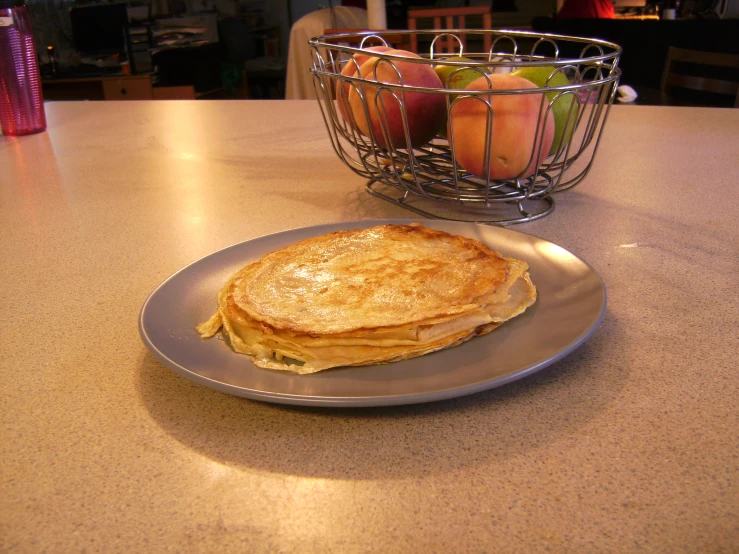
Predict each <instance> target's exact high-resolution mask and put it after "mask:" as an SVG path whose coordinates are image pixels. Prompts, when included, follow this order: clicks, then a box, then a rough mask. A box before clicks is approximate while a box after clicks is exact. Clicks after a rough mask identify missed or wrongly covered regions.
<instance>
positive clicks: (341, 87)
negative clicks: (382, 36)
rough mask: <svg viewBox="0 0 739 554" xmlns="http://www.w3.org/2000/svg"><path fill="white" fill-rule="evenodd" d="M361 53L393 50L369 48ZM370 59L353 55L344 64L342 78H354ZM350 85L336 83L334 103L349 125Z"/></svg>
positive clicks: (377, 47)
mask: <svg viewBox="0 0 739 554" xmlns="http://www.w3.org/2000/svg"><path fill="white" fill-rule="evenodd" d="M362 50H363V51H367V52H388V51H391V50H393V48H391V47H390V46H369V47H367V48H362ZM371 57H372V54H369V53H367V54H364V53H361V54H354V55H353V56H352V58H353V59H352V58H350V59H349V61H348V62H346V65H345V66H344V67H343V69H342V70H341V75H342V77H354V76H355V75H356V74H357V69H358V68H359V67H361V66H362V64H363V63H364V62H366V61H367V60H368V59H370V58H371ZM350 87H351V85H350V84H349V82H348V81H343V80H341V79H339V80H338V81H337V83H336V102H337V103H338V105H339V112H340V113H341V115H342V117H343V118H344V119H345V120H347V121H349V122H350V123H351V118H350V117H349V115H348V114H349V106H348V104H349V88H350Z"/></svg>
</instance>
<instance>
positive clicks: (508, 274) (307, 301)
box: [197, 223, 536, 374]
mask: <svg viewBox="0 0 739 554" xmlns="http://www.w3.org/2000/svg"><path fill="white" fill-rule="evenodd" d="M535 300H536V287H534V285H533V283H532V282H531V279H530V277H529V274H528V265H527V264H526V262H523V261H520V260H515V259H512V258H504V257H503V256H501V255H500V254H497V253H496V252H493V251H492V250H490V249H489V248H487V247H486V246H485V245H483V244H482V243H480V242H478V241H476V240H473V239H469V238H465V237H461V236H457V235H451V234H449V233H445V232H443V231H437V230H435V229H428V228H426V227H424V226H423V225H421V224H419V223H413V224H411V225H381V226H377V227H372V228H369V229H357V230H351V231H338V232H335V233H330V234H327V235H323V236H319V237H315V238H311V239H306V240H303V241H300V242H297V243H295V244H292V245H290V246H287V247H285V248H281V249H280V250H276V251H275V252H272V253H270V254H267V255H266V256H264V257H263V258H261V259H260V260H258V261H256V262H254V263H251V264H249V265H247V266H246V267H244V268H243V269H241V270H240V271H238V272H237V273H236V274H235V275H234V276H233V277H231V279H229V281H228V282H227V283H226V284H225V286H224V287H223V288H222V289H221V291H220V293H219V295H218V311H217V312H216V313H215V314H214V315H213V317H211V318H210V319H209V320H208V321H206V322H204V323H202V324H200V325H199V326H198V327H197V330H198V332H199V333H200V335H201V336H202V337H203V338H208V337H212V336H213V335H215V333H217V332H218V330H219V329H220V328H221V327H223V328H224V331H225V332H226V334H227V335H228V337H229V339H230V342H231V346H232V347H233V348H234V350H236V351H237V352H241V353H244V354H249V355H251V356H253V360H254V363H255V364H256V365H258V366H259V367H264V368H270V369H280V370H288V371H295V372H297V373H301V374H305V373H314V372H316V371H321V370H324V369H328V368H331V367H338V366H357V365H367V364H376V363H387V362H393V361H397V360H404V359H407V358H412V357H416V356H421V355H424V354H428V353H429V352H434V351H436V350H441V349H443V348H449V347H452V346H456V345H458V344H461V343H462V342H464V341H466V340H469V339H470V338H472V337H474V336H478V335H484V334H486V333H489V332H490V331H492V330H493V329H495V328H496V327H498V326H499V325H501V324H502V323H503V322H505V321H507V320H508V319H510V318H512V317H515V316H516V315H519V314H520V313H522V312H523V311H524V310H525V309H526V308H528V307H529V306H530V305H531V304H533V303H534V302H535Z"/></svg>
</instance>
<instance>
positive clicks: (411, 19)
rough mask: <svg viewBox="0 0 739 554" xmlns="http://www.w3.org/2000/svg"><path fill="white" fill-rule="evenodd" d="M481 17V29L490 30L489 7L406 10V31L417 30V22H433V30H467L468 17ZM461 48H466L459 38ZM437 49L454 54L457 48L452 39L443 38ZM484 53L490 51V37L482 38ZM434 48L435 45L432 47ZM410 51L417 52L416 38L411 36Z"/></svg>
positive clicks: (491, 18)
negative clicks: (429, 20)
mask: <svg viewBox="0 0 739 554" xmlns="http://www.w3.org/2000/svg"><path fill="white" fill-rule="evenodd" d="M479 16H482V28H483V29H491V28H492V27H493V15H492V7H491V6H468V7H460V8H427V9H418V10H408V29H409V30H417V29H418V20H423V19H426V20H428V19H431V20H433V26H432V27H431V28H432V29H434V30H444V29H468V28H469V27H468V23H469V21H468V19H467V18H468V17H479ZM459 39H460V40H461V41H462V45H463V46H467V41H466V40H465V37H464V36H461V37H459ZM439 42H441V44H440V45H439V47H440V48H441V49H443V50H445V51H446V52H448V53H452V52H454V51H455V50H456V49H457V48H458V45H457V41H456V40H454V39H453V38H451V37H449V38H444V39H443V40H440V41H439ZM484 46H485V52H489V51H490V47H491V46H492V37H491V36H490V35H485V37H484ZM434 48H436V45H434ZM411 50H412V51H413V52H417V51H418V37H416V35H411Z"/></svg>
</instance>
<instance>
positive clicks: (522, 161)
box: [448, 74, 554, 180]
mask: <svg viewBox="0 0 739 554" xmlns="http://www.w3.org/2000/svg"><path fill="white" fill-rule="evenodd" d="M488 79H489V81H488ZM489 83H490V84H489ZM490 85H492V90H493V91H498V90H500V91H502V90H519V89H521V90H522V89H536V88H537V87H536V85H534V84H533V83H532V82H531V81H529V80H528V79H524V78H523V77H519V76H516V75H511V74H500V75H499V74H493V75H488V76H484V77H480V78H479V79H476V80H474V81H473V82H472V83H470V84H469V85H467V87H466V90H490V89H491V86H490ZM483 100H485V101H489V102H490V105H491V107H492V111H493V118H492V126H491V127H492V128H491V131H492V132H491V134H490V136H488V133H487V132H486V125H487V116H488V106H487V104H486V102H484V101H483ZM546 105H547V102H546V98H545V97H544V95H543V93H540V92H521V93H510V94H502V93H499V94H483V95H480V96H478V97H477V98H471V97H470V98H461V99H460V100H459V101H458V102H457V103H456V104H454V105H453V106H452V108H451V112H450V114H449V131H448V132H449V136H450V137H453V138H454V152H453V153H454V159H455V161H456V162H457V163H458V164H459V165H461V166H462V167H463V168H464V169H466V170H467V171H469V172H470V173H472V174H473V175H476V176H478V177H481V178H485V177H486V176H487V177H489V178H490V179H493V180H503V179H513V178H516V177H521V178H524V177H528V176H530V175H531V174H533V173H534V172H535V171H536V168H537V165H538V163H539V162H541V161H543V160H544V159H545V158H546V157H547V154H548V152H549V149H550V148H551V146H552V141H553V139H554V117H553V116H552V113H551V110H550V111H549V112H546V111H545V109H544V108H546ZM540 108H541V113H540ZM537 128H538V131H539V132H538V135H537ZM486 146H487V148H488V150H489V152H490V166H489V170H488V171H487V175H486V172H485V153H486ZM535 148H536V151H535Z"/></svg>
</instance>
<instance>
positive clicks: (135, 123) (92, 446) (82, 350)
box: [0, 101, 739, 553]
mask: <svg viewBox="0 0 739 554" xmlns="http://www.w3.org/2000/svg"><path fill="white" fill-rule="evenodd" d="M47 115H48V120H49V128H48V131H47V132H46V133H42V134H38V135H34V136H28V137H19V138H10V137H0V252H1V254H2V260H3V270H2V283H3V294H2V297H0V305H1V306H2V313H3V316H4V317H3V320H4V322H3V325H2V333H1V334H0V341H1V343H0V383H1V386H0V410H1V412H0V420H1V423H0V551H2V552H83V551H84V552H149V551H150V552H162V551H175V552H191V551H193V552H217V551H239V552H267V551H270V552H271V551H276V552H369V551H373V552H431V551H434V552H483V551H490V552H638V551H649V552H670V553H675V552H736V551H737V550H738V549H739V489H738V488H737V482H738V481H739V475H738V474H737V465H738V464H737V461H738V460H739V439H737V435H738V434H739V433H738V431H739V425H738V423H739V421H738V418H737V398H738V397H739V396H738V393H739V391H738V390H737V389H738V388H739V387H737V354H738V353H739V345H738V342H737V326H738V324H739V310H738V308H737V305H738V303H737V281H738V280H739V225H738V224H737V220H738V219H739V189H738V188H737V187H738V185H739V165H738V164H739V156H738V155H737V154H738V151H737V144H738V143H739V110H729V109H727V110H721V109H692V108H657V107H638V106H620V105H619V106H614V107H613V109H612V110H611V114H610V118H609V120H608V123H607V127H606V130H605V133H604V137H603V140H602V143H601V146H600V150H599V151H598V153H597V156H596V159H595V164H594V166H593V169H592V171H591V173H590V174H589V175H588V176H587V178H586V179H585V181H584V182H583V183H582V184H581V185H580V186H579V187H578V188H575V189H573V190H571V191H568V192H567V193H564V194H562V195H560V196H559V197H558V204H557V208H556V210H555V211H554V212H553V213H552V214H551V215H550V216H548V217H545V218H543V219H541V220H538V221H535V222H532V223H526V224H522V225H518V226H516V227H515V229H516V230H519V231H524V232H527V233H531V234H534V235H537V236H540V237H543V238H546V239H548V240H551V241H552V242H555V243H556V244H559V245H560V246H562V247H564V248H567V249H569V250H571V251H572V252H573V253H575V254H576V255H578V256H580V257H582V258H583V259H584V260H586V261H587V262H588V263H590V264H591V265H592V266H593V268H594V269H595V270H596V271H597V272H598V273H599V274H600V276H601V277H602V279H603V281H604V282H605V285H606V288H607V290H608V295H609V296H608V302H609V303H608V309H607V313H606V315H605V319H604V321H603V323H602V325H601V327H600V328H599V329H598V331H597V332H596V334H595V335H594V336H593V337H592V339H591V340H590V341H588V342H587V343H586V344H585V345H584V346H582V347H581V348H580V349H579V350H577V351H576V352H575V353H573V354H571V355H570V356H568V357H567V358H565V359H564V360H562V361H560V362H558V363H556V364H554V365H552V366H550V367H549V368H547V369H545V370H543V371H541V372H539V373H537V374H535V375H533V376H531V377H529V378H526V379H523V380H521V381H518V382H515V383H513V384H510V385H507V386H504V387H501V388H497V389H494V390H490V391H487V392H483V393H479V394H475V395H472V396H467V397H463V398H458V399H454V400H447V401H442V402H437V403H430V404H420V405H412V406H405V407H394V408H379V409H368V408H363V409H355V410H349V409H317V408H298V407H289V406H280V405H275V404H266V403H260V402H255V401H250V400H246V399H242V398H237V397H232V396H227V395H225V394H222V393H219V392H216V391H213V390H210V389H208V388H205V387H203V386H200V385H197V384H194V383H192V382H190V381H188V380H186V379H184V378H183V377H180V376H179V375H177V374H175V373H174V372H172V371H170V370H169V369H167V368H166V367H164V366H163V365H162V364H160V363H159V362H158V361H157V360H156V359H155V358H154V357H153V356H152V355H151V354H150V353H149V352H148V350H147V349H146V348H145V347H144V345H143V343H142V341H141V340H140V338H139V335H138V330H137V317H138V314H139V310H140V309H141V306H142V304H143V302H144V300H145V299H146V297H147V295H148V294H149V293H150V292H151V291H152V290H153V289H154V288H155V287H156V286H157V285H158V284H159V283H160V282H161V281H162V280H164V279H165V278H166V277H168V276H169V275H170V274H172V273H173V272H175V271H176V270H178V269H179V268H181V267H183V266H184V265H186V264H188V263H190V262H192V261H194V260H197V259H199V258H201V257H203V256H205V255H207V254H210V253H211V252H213V251H215V250H218V249H221V248H223V247H225V246H228V245H231V244H234V243H239V242H242V241H245V240H248V239H251V238H254V237H258V236H261V235H264V234H267V233H272V232H276V231H282V230H285V229H289V228H295V227H302V226H309V225H315V224H321V223H332V222H341V221H348V220H356V219H376V218H386V217H387V218H396V217H401V218H405V217H409V213H408V212H406V211H404V210H402V209H401V208H398V207H395V206H392V205H390V204H387V203H385V202H384V201H382V200H380V199H377V198H374V197H371V196H369V195H368V194H367V193H366V192H364V180H363V179H362V178H361V177H359V176H357V175H355V174H354V173H352V172H351V171H350V170H349V169H348V168H346V167H345V166H344V165H342V163H341V162H340V160H339V159H338V157H337V156H336V155H335V154H334V152H333V150H332V149H331V147H330V144H329V141H328V135H327V133H326V130H325V128H324V126H323V120H322V119H321V116H320V112H319V110H318V106H317V104H316V103H315V102H311V101H304V102H300V101H295V102H289V101H286V102H283V101H273V102H257V101H253V102H250V101H220V102H218V101H214V102H205V101H192V102H190V101H171V102H164V101H163V102H128V103H124V102H108V103H94V102H80V103H49V104H47ZM410 217H412V214H410Z"/></svg>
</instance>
